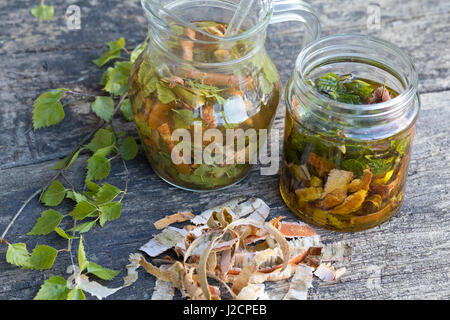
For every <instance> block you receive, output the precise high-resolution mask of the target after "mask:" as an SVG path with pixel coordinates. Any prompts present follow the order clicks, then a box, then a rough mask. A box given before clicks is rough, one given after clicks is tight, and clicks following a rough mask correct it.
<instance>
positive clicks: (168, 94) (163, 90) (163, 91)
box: [156, 82, 177, 104]
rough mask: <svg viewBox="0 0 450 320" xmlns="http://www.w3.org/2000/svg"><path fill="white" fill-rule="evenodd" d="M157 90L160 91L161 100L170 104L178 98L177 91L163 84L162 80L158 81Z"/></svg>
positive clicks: (159, 97)
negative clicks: (174, 91)
mask: <svg viewBox="0 0 450 320" xmlns="http://www.w3.org/2000/svg"><path fill="white" fill-rule="evenodd" d="M156 90H157V92H158V99H159V101H161V102H162V103H164V104H168V103H170V102H172V101H174V100H176V99H177V96H176V95H175V93H173V92H172V90H171V89H170V88H169V87H168V86H166V85H165V84H161V83H160V82H158V83H157V84H156Z"/></svg>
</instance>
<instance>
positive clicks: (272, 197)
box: [0, 0, 450, 299]
mask: <svg viewBox="0 0 450 320" xmlns="http://www.w3.org/2000/svg"><path fill="white" fill-rule="evenodd" d="M22 2H23V3H22ZM311 2H312V3H313V5H314V7H315V8H316V9H317V11H318V12H319V13H320V19H321V23H322V25H323V34H324V35H328V34H332V33H341V32H353V33H355V32H357V33H365V34H373V35H377V36H379V37H381V38H383V39H386V40H389V41H392V42H394V43H396V44H398V45H399V46H400V47H402V48H404V49H405V50H406V51H407V52H408V53H409V54H410V55H411V56H413V57H414V59H415V62H416V65H417V68H418V70H419V73H420V90H421V93H422V96H421V98H422V111H421V114H420V118H419V120H418V123H417V133H416V138H415V141H414V148H413V154H412V159H411V165H410V169H409V178H408V187H407V191H406V195H405V201H404V205H403V207H402V209H401V211H400V212H399V213H398V214H397V215H396V216H395V217H394V218H392V219H391V220H390V221H389V222H387V223H385V224H383V225H382V226H380V227H377V228H374V229H371V230H368V231H364V232H359V233H334V232H330V231H325V230H319V233H320V234H321V236H322V239H323V241H325V242H335V241H344V242H346V243H349V244H350V245H351V246H352V248H353V254H352V259H351V261H349V262H346V263H344V265H345V267H346V268H347V273H346V274H345V275H344V276H343V277H342V278H341V280H340V281H338V282H337V283H334V284H331V285H328V284H324V283H321V282H320V281H314V283H313V284H314V288H313V289H311V291H310V295H309V297H310V298H311V299H429V298H437V299H449V298H450V279H449V276H450V254H449V253H450V235H449V230H450V219H449V218H448V214H449V210H448V208H449V206H450V200H449V199H450V198H449V194H448V192H449V186H450V159H449V151H448V150H449V147H450V138H449V134H450V130H449V124H450V112H449V108H450V107H449V105H450V80H449V79H450V77H449V76H450V71H449V70H450V68H449V67H450V51H449V50H448V33H449V31H450V14H449V10H450V4H449V3H448V2H446V1H437V0H434V1H430V0H427V1H418V0H414V1H401V2H399V1H393V0H392V1H391V0H385V1H378V2H377V3H379V4H380V9H381V22H382V24H381V26H382V28H381V29H380V30H379V31H373V30H368V29H367V25H366V22H367V16H366V14H367V13H366V10H367V2H366V1H357V0H345V1H340V2H339V3H340V5H339V6H334V5H329V1H325V0H320V1H311ZM24 3H25V1H14V2H12V1H9V2H6V1H4V2H1V3H0V57H1V58H2V59H0V68H1V70H2V72H1V73H0V85H1V87H2V90H1V91H0V124H1V126H0V204H1V214H0V230H3V229H4V228H5V227H6V225H7V224H8V222H9V221H10V219H11V217H12V216H13V214H14V212H16V211H17V209H18V208H19V207H20V205H21V203H22V201H24V200H25V199H26V198H27V197H29V196H30V195H31V194H32V193H33V192H34V191H35V190H36V189H37V188H39V187H40V186H41V185H42V184H43V183H45V182H46V181H47V180H48V179H49V178H50V177H51V176H52V175H53V173H52V172H51V170H50V167H51V166H52V165H54V164H55V163H56V162H57V161H58V160H59V158H60V157H63V156H64V155H65V154H66V153H67V152H69V151H70V149H71V148H72V147H73V146H74V145H76V144H77V142H78V141H80V140H81V139H82V137H83V136H84V135H86V134H87V133H88V132H89V131H90V130H92V129H93V128H94V127H95V124H96V118H95V117H94V116H92V115H91V114H90V113H89V110H90V106H89V103H88V102H74V103H73V104H71V106H67V107H66V108H65V112H66V119H65V120H64V121H63V122H62V123H61V124H59V125H57V126H55V127H53V128H47V129H42V130H39V131H36V132H33V131H31V130H30V129H31V110H32V104H33V101H34V99H35V98H36V97H37V96H39V94H40V93H42V92H43V91H46V90H48V89H49V88H57V87H61V86H66V87H69V88H71V89H78V90H80V91H88V92H92V93H94V94H99V93H100V86H99V85H98V81H99V79H100V77H101V74H102V71H101V70H99V69H97V68H96V67H95V66H94V65H93V64H92V63H91V60H92V59H95V58H97V57H98V56H99V54H100V53H101V52H102V51H103V50H104V48H105V47H104V45H103V43H104V41H109V40H114V39H117V38H118V37H120V36H124V37H125V38H126V40H127V46H128V47H129V48H132V47H133V46H134V45H136V44H137V43H139V42H140V41H141V40H142V39H143V38H144V37H145V32H146V26H145V19H144V17H143V16H142V11H141V9H140V5H139V2H138V1H128V2H123V1H118V0H117V1H116V0H114V1H108V2H101V3H100V1H87V0H83V1H78V2H77V4H78V5H79V6H80V7H81V8H82V29H81V30H78V31H69V30H67V28H66V27H65V21H64V11H65V8H66V7H67V4H65V2H63V1H62V0H58V1H57V0H55V1H52V4H53V5H54V6H55V9H56V13H55V18H54V20H53V21H51V22H40V21H37V20H36V19H34V18H33V17H32V16H31V15H30V14H29V9H30V8H29V3H28V2H26V5H24ZM105 3H106V4H105ZM300 43H301V32H300V30H299V29H298V26H297V25H296V24H294V23H289V24H288V27H286V25H283V26H282V25H275V26H271V27H270V28H269V36H268V40H267V42H266V47H267V49H268V51H269V54H270V55H271V56H272V57H274V58H275V59H274V62H275V64H276V65H277V67H278V69H279V71H280V74H281V77H282V80H283V83H286V81H287V79H288V78H289V77H290V74H291V72H292V66H293V63H294V60H295V57H296V55H297V53H298V51H299V50H300V45H299V44H300ZM66 102H71V101H66ZM283 123H284V103H281V104H280V106H279V109H278V113H277V118H276V121H275V123H274V127H275V128H278V129H280V130H282V128H283ZM117 126H118V127H120V129H122V130H125V131H127V132H128V133H130V134H133V135H135V134H136V133H135V128H134V125H133V124H130V123H125V122H123V121H121V120H117ZM83 157H84V158H86V156H82V158H83ZM84 170H85V168H83V167H80V166H79V164H78V165H75V166H74V167H73V168H72V169H71V171H70V172H71V173H70V174H69V176H70V177H71V178H72V179H73V180H74V181H75V182H76V183H77V184H78V185H81V183H82V181H81V180H82V178H81V176H82V174H81V173H83V172H84ZM129 170H130V175H131V180H130V185H129V193H128V195H127V197H126V198H125V202H124V208H123V213H122V217H121V218H120V219H119V220H117V221H114V222H111V223H107V224H106V225H105V227H104V228H100V227H96V228H95V229H93V230H92V231H90V232H89V233H88V234H87V235H86V238H85V243H86V244H85V246H86V251H87V254H88V257H89V259H91V260H93V261H94V262H97V263H99V264H100V265H102V266H105V267H109V268H113V269H120V270H123V268H124V266H125V265H126V264H127V260H128V255H129V253H132V252H136V251H137V249H138V247H139V246H140V245H142V244H143V243H145V242H146V241H147V240H148V239H150V238H151V236H152V234H154V233H155V232H156V230H155V229H154V227H153V222H154V221H155V220H157V219H159V218H161V217H163V216H164V215H167V214H170V213H173V212H176V211H178V210H180V209H186V210H187V209H192V210H193V211H194V212H195V213H198V212H200V211H201V210H203V209H205V208H207V207H210V206H211V205H213V204H217V203H220V202H223V201H225V200H228V199H229V198H232V197H234V196H237V195H240V194H246V195H254V196H258V197H261V198H263V199H264V200H265V201H266V202H267V203H268V204H269V205H270V207H271V208H272V209H271V216H278V215H286V216H287V217H288V218H290V219H295V217H294V215H293V214H292V213H290V211H289V210H288V209H287V207H286V206H285V205H284V203H283V201H282V199H281V197H280V195H279V192H278V176H277V175H274V176H261V175H260V174H259V169H258V168H255V169H253V170H252V172H251V173H250V175H249V176H248V177H247V178H246V179H245V180H244V181H242V182H241V183H239V184H238V185H237V186H235V187H232V188H230V189H227V190H225V191H222V192H212V193H202V194H199V193H190V192H186V191H182V190H178V189H176V188H174V187H171V186H169V185H168V184H166V183H165V182H163V181H162V180H160V179H159V178H158V177H157V176H156V175H155V174H154V173H153V172H152V170H151V169H150V167H149V166H148V164H147V162H146V160H145V158H144V157H143V156H142V155H139V156H138V157H137V158H136V159H135V160H132V161H130V162H129ZM123 177H124V172H123V168H122V166H121V164H120V162H119V161H117V162H114V164H113V167H112V174H111V176H110V178H109V179H108V182H110V183H111V184H113V185H117V186H122V185H123V183H124V182H123ZM161 199H163V200H161ZM70 205H71V203H70V201H69V200H67V202H65V203H64V205H63V207H62V209H61V212H63V213H67V212H69V210H70ZM43 210H44V207H43V206H41V205H40V204H38V203H37V200H35V201H32V203H31V204H30V205H29V206H28V207H27V208H26V209H25V211H24V212H23V214H22V216H21V217H20V218H19V219H18V220H17V222H16V224H15V225H14V226H13V228H12V229H11V231H10V233H9V234H8V240H9V241H11V242H14V243H15V242H26V243H27V246H28V248H29V249H32V248H34V246H35V245H36V244H37V243H39V244H48V245H52V246H54V247H55V248H58V249H59V248H62V247H63V246H65V242H64V241H62V240H60V239H59V238H58V237H57V236H56V235H50V236H46V237H31V236H25V235H24V234H26V233H27V232H28V231H29V230H30V229H31V228H32V226H33V224H34V222H35V220H36V218H37V217H38V216H39V215H40V212H41V211H43ZM63 227H67V228H68V227H70V226H68V225H64V224H63ZM5 253H6V247H5V246H2V247H0V257H4V256H5ZM69 263H70V260H69V258H68V256H67V255H66V256H64V253H61V256H60V257H58V259H57V262H56V264H55V266H54V268H53V269H52V270H50V271H29V270H20V269H18V268H17V267H15V266H12V265H9V264H7V263H6V261H5V259H4V258H0V299H30V298H32V297H33V296H34V295H35V294H36V292H37V291H38V288H39V286H40V285H41V283H42V282H43V281H44V280H45V279H48V277H49V276H51V275H61V276H66V275H65V269H66V267H67V265H69ZM121 275H124V271H122V273H121ZM140 277H141V280H140V281H138V282H137V283H136V284H134V285H133V286H131V287H129V288H126V289H123V290H121V291H119V292H118V293H116V294H115V295H113V296H111V299H148V298H149V297H150V296H151V292H152V288H153V286H154V279H153V278H152V277H151V276H149V275H147V274H144V273H143V272H141V274H140ZM103 283H104V284H107V285H108V286H110V287H114V286H117V285H120V284H121V280H120V278H118V279H115V280H113V281H110V282H103ZM269 287H270V288H271V289H270V292H271V294H272V296H273V297H275V298H276V297H280V296H282V295H283V293H284V292H285V290H286V289H287V287H286V285H284V286H283V285H279V284H277V285H276V286H274V285H269Z"/></svg>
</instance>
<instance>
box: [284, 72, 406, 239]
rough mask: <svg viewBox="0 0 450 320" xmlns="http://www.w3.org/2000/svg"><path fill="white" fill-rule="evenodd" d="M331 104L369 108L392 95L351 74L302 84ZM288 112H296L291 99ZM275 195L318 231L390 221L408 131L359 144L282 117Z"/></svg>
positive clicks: (399, 194) (399, 192)
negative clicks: (281, 155)
mask: <svg viewBox="0 0 450 320" xmlns="http://www.w3.org/2000/svg"><path fill="white" fill-rule="evenodd" d="M308 83H309V84H310V85H312V86H313V87H314V88H316V89H317V91H318V92H319V93H321V94H323V95H326V96H327V97H328V98H330V99H332V100H336V101H339V102H344V103H350V104H358V105H363V104H375V103H380V102H384V101H387V100H390V99H392V98H394V97H396V96H397V95H398V93H397V92H395V91H394V90H392V89H390V88H388V87H386V86H385V85H384V84H382V83H376V82H373V81H370V80H367V79H359V78H355V77H354V76H352V75H351V74H346V75H338V74H333V73H328V74H325V75H323V76H321V77H319V78H317V79H312V80H310V81H308ZM291 99H292V100H291V105H292V108H293V109H296V108H298V107H299V103H300V102H299V101H298V99H297V98H296V96H295V95H293V96H292V97H291ZM286 117H287V118H286V129H285V146H284V164H283V168H282V173H281V182H280V189H281V194H282V196H283V198H284V200H285V202H286V203H287V205H288V206H289V208H290V209H291V210H293V211H294V212H295V213H297V214H298V215H300V216H301V217H302V218H303V219H304V220H306V221H307V222H310V223H313V224H316V225H319V226H321V227H325V228H329V229H333V230H340V231H354V230H361V229H366V228H370V227H372V226H375V225H378V224H380V223H381V222H383V221H386V220H387V219H388V218H390V217H391V216H392V215H393V214H394V213H395V212H396V211H397V210H398V209H399V207H400V204H401V201H402V198H403V195H404V192H405V185H406V176H407V169H408V163H409V155H410V150H411V142H412V139H413V134H414V126H412V127H410V128H407V129H406V130H404V131H402V132H400V133H397V134H395V135H394V136H391V137H389V138H386V139H383V140H371V141H367V140H366V141H359V140H356V139H350V138H348V137H346V136H345V132H341V131H338V132H334V133H333V132H327V133H326V134H325V133H323V132H322V133H316V132H311V131H310V130H308V129H306V128H305V127H303V126H302V125H301V124H300V123H298V122H296V121H295V120H294V119H293V118H292V116H291V114H290V113H289V112H287V114H286Z"/></svg>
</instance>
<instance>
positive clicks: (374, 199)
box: [363, 194, 383, 213]
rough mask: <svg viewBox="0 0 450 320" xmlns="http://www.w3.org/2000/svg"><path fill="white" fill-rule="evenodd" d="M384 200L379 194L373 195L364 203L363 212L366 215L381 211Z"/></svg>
mask: <svg viewBox="0 0 450 320" xmlns="http://www.w3.org/2000/svg"><path fill="white" fill-rule="evenodd" d="M382 202H383V199H382V198H381V196H380V195H379V194H373V195H371V196H369V197H367V199H366V201H364V203H363V210H364V212H366V213H374V212H377V211H378V210H380V208H381V203H382Z"/></svg>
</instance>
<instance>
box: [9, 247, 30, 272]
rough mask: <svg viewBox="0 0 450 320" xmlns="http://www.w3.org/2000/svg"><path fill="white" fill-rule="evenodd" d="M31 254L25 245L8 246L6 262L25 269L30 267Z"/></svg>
mask: <svg viewBox="0 0 450 320" xmlns="http://www.w3.org/2000/svg"><path fill="white" fill-rule="evenodd" d="M29 260H30V254H29V253H28V250H27V245H26V244H25V243H15V244H8V251H7V252H6V262H8V263H11V264H13V265H16V266H19V267H24V266H26V265H29V263H30V262H29Z"/></svg>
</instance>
